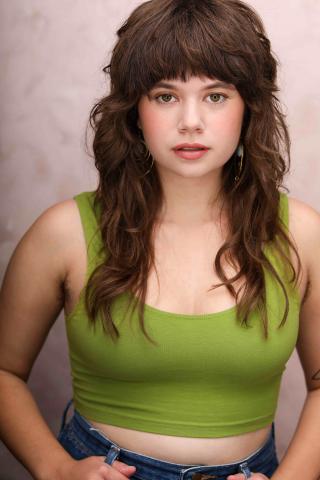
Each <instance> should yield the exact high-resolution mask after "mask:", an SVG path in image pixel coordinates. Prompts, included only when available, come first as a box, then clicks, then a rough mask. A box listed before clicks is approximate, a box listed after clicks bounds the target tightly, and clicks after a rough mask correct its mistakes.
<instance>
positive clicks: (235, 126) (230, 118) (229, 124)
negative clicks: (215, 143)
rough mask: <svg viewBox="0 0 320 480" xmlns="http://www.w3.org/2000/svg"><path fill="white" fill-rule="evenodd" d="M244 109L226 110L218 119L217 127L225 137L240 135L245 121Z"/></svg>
mask: <svg viewBox="0 0 320 480" xmlns="http://www.w3.org/2000/svg"><path fill="white" fill-rule="evenodd" d="M243 112H244V110H243V109H241V108H239V109H236V110H233V111H229V112H226V114H225V115H223V116H221V117H220V118H219V119H217V123H216V127H217V129H218V130H219V131H220V133H221V134H222V135H223V136H225V137H229V138H230V137H239V135H240V133H241V127H242V122H243Z"/></svg>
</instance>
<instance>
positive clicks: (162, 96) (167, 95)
mask: <svg viewBox="0 0 320 480" xmlns="http://www.w3.org/2000/svg"><path fill="white" fill-rule="evenodd" d="M168 97H169V98H173V96H172V95H170V93H163V94H162V95H158V96H157V97H156V100H157V101H159V98H167V99H168ZM159 103H169V102H168V101H166V100H164V101H163V102H159Z"/></svg>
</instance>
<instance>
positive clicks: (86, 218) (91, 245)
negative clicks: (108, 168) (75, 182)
mask: <svg viewBox="0 0 320 480" xmlns="http://www.w3.org/2000/svg"><path fill="white" fill-rule="evenodd" d="M94 198H95V191H90V192H82V193H79V194H78V195H75V196H74V197H73V199H74V200H75V201H76V203H77V206H78V209H79V213H80V219H81V224H82V228H83V234H84V238H85V242H86V248H87V260H88V272H87V273H88V275H89V274H90V273H91V271H92V270H93V268H94V267H95V266H96V265H97V264H98V262H99V261H100V260H101V258H102V253H103V248H102V247H103V241H102V237H101V232H100V227H99V216H100V214H101V211H100V208H99V205H97V206H96V207H95V206H94Z"/></svg>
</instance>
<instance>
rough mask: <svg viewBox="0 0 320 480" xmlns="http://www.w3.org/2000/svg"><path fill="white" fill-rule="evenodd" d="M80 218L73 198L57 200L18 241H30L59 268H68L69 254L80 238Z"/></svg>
mask: <svg viewBox="0 0 320 480" xmlns="http://www.w3.org/2000/svg"><path fill="white" fill-rule="evenodd" d="M81 232H82V230H81V220H80V215H79V210H78V207H77V204H76V202H75V200H74V199H72V198H70V199H67V200H64V201H61V202H58V203H56V204H54V205H52V206H50V207H48V208H47V209H45V210H44V211H43V212H42V213H41V214H40V215H39V217H38V218H37V219H36V220H35V221H34V223H33V224H32V225H31V226H30V228H29V229H28V230H27V232H26V233H25V234H24V236H23V237H22V239H21V241H20V243H25V242H28V241H29V242H32V243H34V244H37V245H38V248H39V249H40V251H42V250H43V252H44V254H46V255H48V256H50V255H52V257H53V258H54V259H55V262H58V265H60V266H61V270H67V269H68V263H69V261H68V260H69V256H70V255H71V254H72V252H73V251H74V250H73V249H74V247H75V246H77V245H78V244H79V242H81V240H82V235H81Z"/></svg>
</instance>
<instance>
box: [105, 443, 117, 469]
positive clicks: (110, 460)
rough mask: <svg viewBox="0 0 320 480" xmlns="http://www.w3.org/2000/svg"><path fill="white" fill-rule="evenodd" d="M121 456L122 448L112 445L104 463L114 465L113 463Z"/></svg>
mask: <svg viewBox="0 0 320 480" xmlns="http://www.w3.org/2000/svg"><path fill="white" fill-rule="evenodd" d="M119 454H120V448H119V447H117V446H116V445H111V447H110V449H109V451H108V454H107V458H106V459H105V461H104V463H107V464H108V465H112V464H113V462H114V461H115V460H116V459H117V458H118V457H119Z"/></svg>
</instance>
